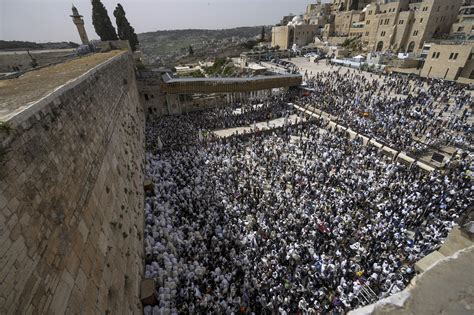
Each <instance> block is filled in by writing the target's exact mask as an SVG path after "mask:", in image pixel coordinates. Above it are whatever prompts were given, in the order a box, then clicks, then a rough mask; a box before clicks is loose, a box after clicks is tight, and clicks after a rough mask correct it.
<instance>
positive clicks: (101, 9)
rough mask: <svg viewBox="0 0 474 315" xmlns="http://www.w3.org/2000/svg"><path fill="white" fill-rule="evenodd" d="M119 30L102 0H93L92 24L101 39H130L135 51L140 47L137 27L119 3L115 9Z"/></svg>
mask: <svg viewBox="0 0 474 315" xmlns="http://www.w3.org/2000/svg"><path fill="white" fill-rule="evenodd" d="M114 16H115V23H116V24H117V32H116V31H115V28H114V26H113V25H112V22H111V21H110V18H109V15H108V13H107V9H106V8H105V6H104V5H103V4H102V2H100V0H92V24H93V25H94V29H95V32H96V33H97V35H99V37H100V40H102V41H107V40H118V39H122V40H128V42H129V43H130V47H131V48H132V50H133V51H135V50H137V48H138V37H137V34H136V33H135V29H134V28H133V27H132V26H131V25H130V23H129V22H128V20H127V17H126V16H125V10H124V9H123V7H122V5H121V4H120V3H119V4H117V7H116V8H115V10H114Z"/></svg>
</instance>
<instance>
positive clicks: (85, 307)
mask: <svg viewBox="0 0 474 315" xmlns="http://www.w3.org/2000/svg"><path fill="white" fill-rule="evenodd" d="M86 58H87V57H86ZM84 61H85V64H87V60H84ZM89 70H90V71H89V72H88V73H87V74H86V75H84V76H82V77H80V78H78V79H76V80H75V81H72V82H70V83H68V84H67V85H65V86H63V87H61V88H60V89H58V90H57V91H56V92H54V93H52V94H51V95H50V96H48V97H46V98H45V99H43V100H41V101H40V102H38V103H36V104H34V105H33V106H31V107H29V108H28V109H26V110H25V111H23V112H21V113H20V114H18V115H17V116H15V117H12V118H11V119H10V121H9V124H11V125H12V127H13V132H12V133H11V134H9V135H5V134H0V143H6V144H7V146H8V150H9V152H8V153H7V154H6V156H5V158H4V160H3V162H2V164H0V236H1V237H0V314H11V313H20V314H28V313H33V314H45V313H56V314H63V313H68V314H75V313H81V312H82V313H84V314H90V313H101V314H105V313H106V312H107V311H108V312H109V313H110V314H123V313H140V312H141V309H140V305H141V302H140V291H139V290H140V288H139V286H138V285H133V284H134V283H139V281H140V279H141V276H142V273H143V263H142V259H141V256H142V254H143V253H142V252H143V244H142V241H141V240H140V239H139V235H141V234H142V230H143V214H142V213H143V211H142V209H143V198H144V192H143V191H141V193H138V194H135V193H134V194H125V193H124V190H125V189H129V190H130V187H140V186H141V185H143V176H142V172H141V170H140V169H139V167H141V165H143V160H144V114H143V110H142V108H141V105H140V102H139V99H138V92H137V88H136V82H135V77H134V68H133V64H132V61H131V57H130V56H129V55H128V54H126V53H123V54H118V55H115V57H113V58H111V59H109V60H108V61H106V62H105V63H103V64H101V65H99V66H96V67H95V68H92V69H89ZM124 79H126V82H127V83H126V84H125V83H124V82H125V81H124ZM131 126H133V127H134V128H131ZM125 150H126V151H127V154H125V152H124V151H125ZM128 167H130V170H129V171H126V170H128ZM119 168H120V169H121V171H120V172H119V171H118V169H119ZM137 191H138V190H137ZM121 205H124V207H123V208H122V207H121ZM112 222H116V225H115V227H114V226H113V225H111V223H112ZM119 226H120V227H119ZM133 226H137V227H138V230H139V231H138V232H133V233H129V229H130V228H131V227H133ZM123 232H126V233H128V237H127V238H125V239H124V238H123V236H122V235H123ZM130 249H133V251H132V250H130ZM129 250H130V253H131V255H130V256H125V255H124V254H123V253H126V252H128V251H129ZM125 275H127V277H128V279H129V280H128V282H129V283H130V285H129V286H128V287H127V290H125V285H124V276H125ZM99 288H100V290H101V291H100V292H99ZM109 290H110V292H112V293H111V295H110V296H109V295H108V292H109ZM124 310H127V311H126V312H124Z"/></svg>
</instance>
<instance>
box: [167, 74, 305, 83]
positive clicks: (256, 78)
mask: <svg viewBox="0 0 474 315" xmlns="http://www.w3.org/2000/svg"><path fill="white" fill-rule="evenodd" d="M162 77H163V81H165V82H166V83H187V82H226V83H229V82H236V83H238V82H248V81H259V80H268V79H281V78H300V77H302V75H301V74H281V75H259V76H254V77H237V78H218V77H214V78H176V77H173V76H171V75H170V74H169V73H165V74H163V76H162Z"/></svg>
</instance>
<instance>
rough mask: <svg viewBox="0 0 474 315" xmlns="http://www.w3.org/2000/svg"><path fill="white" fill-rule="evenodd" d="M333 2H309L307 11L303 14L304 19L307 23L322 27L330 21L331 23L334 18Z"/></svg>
mask: <svg viewBox="0 0 474 315" xmlns="http://www.w3.org/2000/svg"><path fill="white" fill-rule="evenodd" d="M331 8H332V6H331V4H330V3H321V1H318V2H317V3H313V4H309V5H308V6H307V7H306V12H305V14H304V15H303V20H304V22H305V23H306V24H309V25H317V26H318V27H319V28H320V29H322V28H324V26H325V25H326V24H328V23H331V22H332V21H333V20H334V18H333V16H332V15H331Z"/></svg>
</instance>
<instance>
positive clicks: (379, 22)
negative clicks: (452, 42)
mask: <svg viewBox="0 0 474 315" xmlns="http://www.w3.org/2000/svg"><path fill="white" fill-rule="evenodd" d="M461 3H462V1H461V0H452V1H447V0H420V1H415V0H398V1H385V2H375V1H374V2H372V3H370V4H369V5H367V6H366V7H365V8H364V9H363V12H364V13H365V16H364V21H363V22H364V23H363V24H365V25H362V23H354V22H352V27H353V29H351V30H350V31H349V36H360V37H361V39H362V41H363V42H364V43H365V44H366V45H367V47H368V50H370V51H385V50H392V51H398V52H404V53H419V52H420V50H421V48H422V47H423V44H424V43H425V42H426V41H429V40H431V39H433V38H437V37H441V36H443V35H447V34H449V32H450V30H451V25H452V24H453V23H454V21H455V20H456V17H457V12H458V10H459V8H460V6H461ZM337 23H338V21H337V18H336V28H335V29H336V33H337V30H338V27H337Z"/></svg>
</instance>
